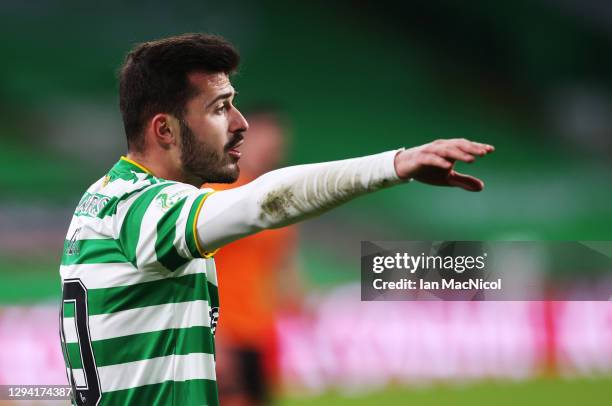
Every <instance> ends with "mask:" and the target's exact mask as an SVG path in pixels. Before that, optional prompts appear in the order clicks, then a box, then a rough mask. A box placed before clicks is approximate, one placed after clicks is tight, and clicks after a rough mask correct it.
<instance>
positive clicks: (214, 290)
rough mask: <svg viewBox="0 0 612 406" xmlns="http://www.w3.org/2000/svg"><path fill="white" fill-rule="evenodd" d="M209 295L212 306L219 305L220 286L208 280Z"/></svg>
mask: <svg viewBox="0 0 612 406" xmlns="http://www.w3.org/2000/svg"><path fill="white" fill-rule="evenodd" d="M208 297H209V298H210V299H209V300H210V306H211V307H219V288H218V287H216V286H215V285H214V284H213V283H212V282H210V281H209V282H208Z"/></svg>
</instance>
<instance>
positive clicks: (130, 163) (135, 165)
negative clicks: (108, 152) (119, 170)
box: [117, 156, 153, 175]
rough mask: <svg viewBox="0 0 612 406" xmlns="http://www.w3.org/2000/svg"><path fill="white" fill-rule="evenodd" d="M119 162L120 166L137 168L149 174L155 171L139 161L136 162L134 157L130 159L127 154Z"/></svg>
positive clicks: (136, 169) (138, 170)
mask: <svg viewBox="0 0 612 406" xmlns="http://www.w3.org/2000/svg"><path fill="white" fill-rule="evenodd" d="M117 164H118V165H120V166H123V167H126V168H129V169H131V170H135V171H137V172H143V173H147V174H149V175H153V173H152V172H151V171H150V170H149V169H148V168H147V167H145V166H144V165H141V164H139V163H138V162H136V161H134V160H133V159H130V158H128V157H126V156H122V157H121V159H120V160H119V162H118V163H117Z"/></svg>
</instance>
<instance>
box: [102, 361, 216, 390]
mask: <svg viewBox="0 0 612 406" xmlns="http://www.w3.org/2000/svg"><path fill="white" fill-rule="evenodd" d="M98 373H99V374H100V385H101V387H102V388H101V389H102V392H111V391H116V390H122V389H129V388H135V387H138V386H143V385H152V384H156V383H161V382H164V381H187V380H189V379H210V380H215V359H214V356H213V355H212V354H204V353H193V354H187V355H168V356H166V357H158V358H151V359H147V360H142V361H134V362H126V363H123V364H116V365H109V366H105V367H99V368H98Z"/></svg>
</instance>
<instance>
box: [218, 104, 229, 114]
mask: <svg viewBox="0 0 612 406" xmlns="http://www.w3.org/2000/svg"><path fill="white" fill-rule="evenodd" d="M227 110H229V103H227V102H226V103H223V104H221V105H219V106H217V107H216V108H215V113H217V114H222V113H225V112H226V111H227Z"/></svg>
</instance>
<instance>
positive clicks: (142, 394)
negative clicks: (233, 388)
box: [100, 379, 219, 406]
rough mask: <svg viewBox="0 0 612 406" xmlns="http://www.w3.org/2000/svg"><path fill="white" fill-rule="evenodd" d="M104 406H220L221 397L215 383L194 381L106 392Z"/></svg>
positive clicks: (171, 382)
mask: <svg viewBox="0 0 612 406" xmlns="http://www.w3.org/2000/svg"><path fill="white" fill-rule="evenodd" d="M104 405H155V406H176V405H194V406H202V405H206V406H218V405H219V396H218V394H217V383H216V382H215V381H209V380H207V379H192V380H189V381H181V382H179V381H168V382H162V383H158V384H155V385H145V386H139V387H138V388H132V389H124V390H119V391H113V392H106V393H104V394H103V395H102V399H101V401H100V406H104Z"/></svg>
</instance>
